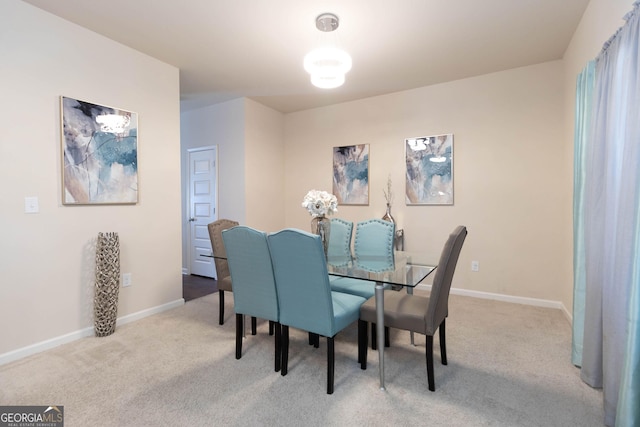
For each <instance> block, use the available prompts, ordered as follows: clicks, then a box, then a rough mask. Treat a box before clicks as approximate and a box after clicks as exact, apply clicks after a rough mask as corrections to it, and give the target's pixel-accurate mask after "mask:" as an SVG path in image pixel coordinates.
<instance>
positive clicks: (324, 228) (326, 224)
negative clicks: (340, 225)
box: [311, 215, 331, 257]
mask: <svg viewBox="0 0 640 427" xmlns="http://www.w3.org/2000/svg"><path fill="white" fill-rule="evenodd" d="M311 232H312V233H314V234H317V235H318V236H320V240H321V241H322V249H324V256H325V257H326V256H327V251H328V249H329V236H330V235H331V220H330V219H329V218H327V217H326V216H324V215H320V216H316V217H313V218H312V219H311Z"/></svg>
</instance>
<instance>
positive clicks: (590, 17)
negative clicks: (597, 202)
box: [561, 0, 633, 313]
mask: <svg viewBox="0 0 640 427" xmlns="http://www.w3.org/2000/svg"><path fill="white" fill-rule="evenodd" d="M632 5H633V1H631V0H591V1H590V2H589V6H588V7H587V9H586V10H585V12H584V15H583V16H582V20H581V21H580V25H579V26H578V28H577V29H576V32H575V33H574V35H573V38H572V40H571V43H570V44H569V47H568V48H567V50H566V52H565V54H564V58H563V63H564V96H565V106H566V111H565V117H566V120H565V135H566V136H565V139H566V141H567V144H566V145H565V148H566V152H565V155H566V156H567V158H570V159H573V137H574V120H575V94H576V77H577V76H578V74H580V72H581V71H582V69H583V68H584V67H585V65H587V62H588V61H589V60H591V59H595V57H596V56H597V55H598V53H599V52H600V50H601V49H602V46H603V44H604V43H605V42H606V41H607V40H608V39H609V38H610V37H611V36H612V35H613V34H614V33H615V32H616V31H617V29H618V28H620V27H621V26H622V25H623V24H624V21H623V19H622V17H623V16H624V15H625V14H626V13H627V12H629V11H630V10H631V8H632ZM565 179H566V180H568V181H569V182H573V167H571V168H570V169H568V170H567V174H566V177H565ZM568 197H573V193H569V195H568ZM569 232H570V233H571V234H569V237H568V239H569V242H572V238H573V237H572V236H573V228H572V229H571V230H567V233H569ZM566 239H567V238H565V240H566ZM569 251H573V244H571V246H570V248H569ZM571 253H572V252H571ZM561 290H562V294H561V301H562V303H563V304H564V305H565V307H567V308H569V309H570V311H571V312H572V313H573V308H572V305H573V284H572V285H571V286H564V287H563V288H562V289H561Z"/></svg>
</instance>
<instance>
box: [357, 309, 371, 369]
mask: <svg viewBox="0 0 640 427" xmlns="http://www.w3.org/2000/svg"><path fill="white" fill-rule="evenodd" d="M368 337H369V331H368V330H367V322H365V321H364V320H361V319H358V363H359V364H360V369H367V346H368V345H369V343H368V342H367V339H368Z"/></svg>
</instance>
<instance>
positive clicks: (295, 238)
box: [267, 229, 366, 394]
mask: <svg viewBox="0 0 640 427" xmlns="http://www.w3.org/2000/svg"><path fill="white" fill-rule="evenodd" d="M267 239H268V242H269V249H270V251H271V261H272V264H273V272H274V277H275V279H276V287H277V290H278V305H279V307H280V323H281V325H282V369H281V371H280V373H281V375H286V374H287V370H288V361H289V327H293V328H297V329H301V330H303V331H307V332H309V333H313V334H318V335H320V336H324V337H326V338H327V394H332V393H333V383H334V380H333V379H334V371H335V357H334V354H335V353H334V337H335V335H336V334H337V333H338V332H340V331H341V330H343V329H344V328H346V327H347V326H349V325H350V324H352V323H353V322H355V321H356V320H358V317H359V314H358V313H359V312H360V305H361V304H362V303H363V302H364V301H365V299H364V298H362V297H358V296H355V295H349V294H344V293H340V292H332V291H331V289H330V287H329V275H328V273H327V263H326V258H325V254H324V250H323V248H322V243H321V241H320V236H317V235H315V234H310V233H307V232H305V231H302V230H296V229H285V230H281V231H278V232H276V233H272V234H270V235H269V236H268V237H267ZM364 341H366V338H365V337H363V336H361V335H360V334H359V335H358V360H360V359H361V356H362V355H363V354H364V350H363V349H362V343H363V342H364Z"/></svg>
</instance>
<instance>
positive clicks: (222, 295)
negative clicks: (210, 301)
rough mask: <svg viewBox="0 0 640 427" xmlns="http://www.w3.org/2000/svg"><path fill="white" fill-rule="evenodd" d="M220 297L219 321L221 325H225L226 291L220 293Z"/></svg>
mask: <svg viewBox="0 0 640 427" xmlns="http://www.w3.org/2000/svg"><path fill="white" fill-rule="evenodd" d="M218 296H219V297H220V310H218V311H219V312H220V319H219V320H218V324H219V325H224V291H218Z"/></svg>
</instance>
